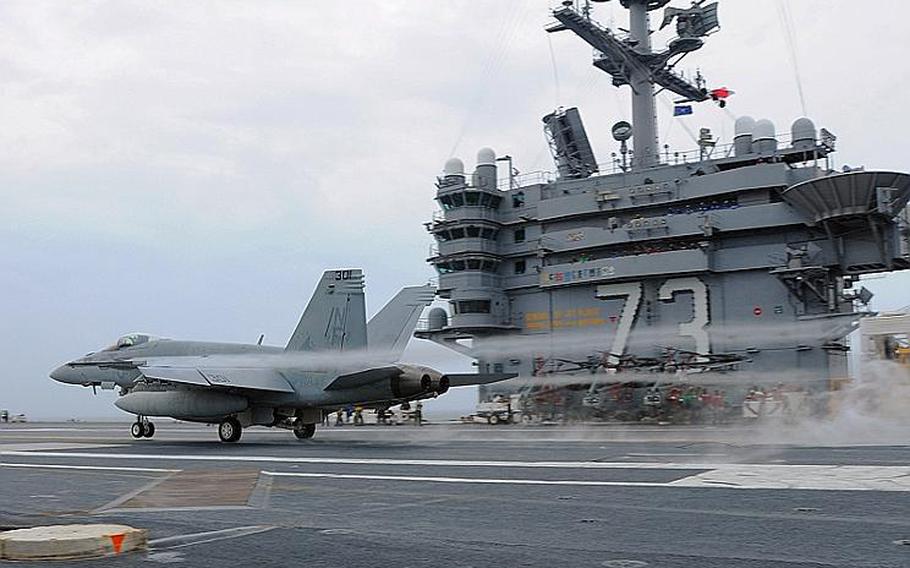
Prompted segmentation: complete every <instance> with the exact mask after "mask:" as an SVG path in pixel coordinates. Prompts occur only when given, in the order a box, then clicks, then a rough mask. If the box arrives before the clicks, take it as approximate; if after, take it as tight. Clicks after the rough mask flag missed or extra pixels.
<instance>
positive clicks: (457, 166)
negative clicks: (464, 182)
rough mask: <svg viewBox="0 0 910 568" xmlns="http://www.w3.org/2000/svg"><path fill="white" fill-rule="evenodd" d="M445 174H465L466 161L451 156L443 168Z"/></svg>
mask: <svg viewBox="0 0 910 568" xmlns="http://www.w3.org/2000/svg"><path fill="white" fill-rule="evenodd" d="M442 173H443V175H445V176H447V177H448V176H464V162H462V161H461V160H460V159H458V158H449V159H448V160H446V165H445V167H444V168H443V169H442Z"/></svg>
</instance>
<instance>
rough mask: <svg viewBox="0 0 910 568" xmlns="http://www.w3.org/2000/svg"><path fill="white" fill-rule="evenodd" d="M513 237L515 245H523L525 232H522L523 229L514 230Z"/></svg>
mask: <svg viewBox="0 0 910 568" xmlns="http://www.w3.org/2000/svg"><path fill="white" fill-rule="evenodd" d="M513 236H514V237H515V242H516V243H523V242H525V230H524V228H521V229H515V232H514V233H513Z"/></svg>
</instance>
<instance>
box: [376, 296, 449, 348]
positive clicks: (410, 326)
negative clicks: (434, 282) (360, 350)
mask: <svg viewBox="0 0 910 568" xmlns="http://www.w3.org/2000/svg"><path fill="white" fill-rule="evenodd" d="M435 297H436V288H435V287H434V286H431V285H429V284H427V285H425V286H409V287H407V288H402V289H401V291H400V292H398V294H396V295H395V297H394V298H392V299H391V300H389V303H387V304H386V305H385V306H383V308H382V309H381V310H379V313H377V314H376V315H375V316H373V317H372V319H370V322H369V323H368V324H367V337H369V344H370V351H375V352H376V353H380V354H382V355H386V354H388V355H389V358H390V360H397V359H398V358H399V357H400V356H401V354H402V352H404V348H405V347H407V345H408V340H410V339H411V334H412V333H413V332H414V328H415V327H416V326H417V319H418V318H420V314H422V313H423V309H424V308H425V307H427V306H429V305H430V304H431V303H432V302H433V299H434V298H435Z"/></svg>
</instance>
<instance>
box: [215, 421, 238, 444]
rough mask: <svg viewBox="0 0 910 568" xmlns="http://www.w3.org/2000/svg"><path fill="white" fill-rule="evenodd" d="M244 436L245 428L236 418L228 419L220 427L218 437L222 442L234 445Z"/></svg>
mask: <svg viewBox="0 0 910 568" xmlns="http://www.w3.org/2000/svg"><path fill="white" fill-rule="evenodd" d="M242 434H243V426H241V425H240V421H238V420H237V419H236V418H233V417H232V418H226V419H224V420H222V421H221V424H219V425H218V437H219V438H221V441H222V442H227V443H233V442H236V441H237V440H239V439H240V436H241V435H242Z"/></svg>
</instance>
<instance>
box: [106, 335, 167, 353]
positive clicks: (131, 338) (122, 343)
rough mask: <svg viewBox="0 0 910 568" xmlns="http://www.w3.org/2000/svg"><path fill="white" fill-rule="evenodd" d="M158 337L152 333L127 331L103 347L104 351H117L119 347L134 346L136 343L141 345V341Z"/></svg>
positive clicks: (145, 341) (146, 341) (144, 341)
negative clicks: (114, 341)
mask: <svg viewBox="0 0 910 568" xmlns="http://www.w3.org/2000/svg"><path fill="white" fill-rule="evenodd" d="M156 339H158V338H157V337H155V336H153V335H148V334H145V333H129V334H127V335H124V336H122V337H120V338H119V339H118V340H117V342H116V343H114V344H113V345H111V346H110V347H107V348H106V349H104V350H105V351H118V350H120V349H127V348H129V347H136V346H137V345H142V344H143V343H148V342H149V341H154V340H156Z"/></svg>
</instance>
